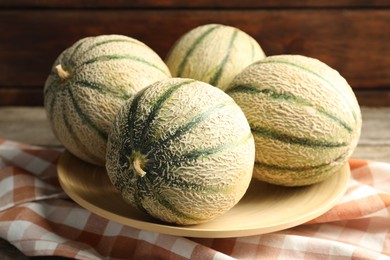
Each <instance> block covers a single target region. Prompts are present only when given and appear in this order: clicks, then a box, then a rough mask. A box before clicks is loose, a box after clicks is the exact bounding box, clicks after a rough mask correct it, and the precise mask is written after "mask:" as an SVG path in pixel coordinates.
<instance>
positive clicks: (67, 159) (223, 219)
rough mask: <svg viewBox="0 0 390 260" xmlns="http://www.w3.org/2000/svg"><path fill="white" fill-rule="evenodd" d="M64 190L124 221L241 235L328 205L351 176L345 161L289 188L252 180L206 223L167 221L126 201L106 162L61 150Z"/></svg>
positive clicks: (309, 215) (168, 230)
mask: <svg viewBox="0 0 390 260" xmlns="http://www.w3.org/2000/svg"><path fill="white" fill-rule="evenodd" d="M58 177H59V180H60V184H61V186H62V188H63V189H64V190H65V192H66V193H67V194H68V195H69V196H70V197H71V198H72V199H73V200H75V201H76V202H77V203H78V204H80V205H81V206H82V207H84V208H86V209H88V210H90V211H92V212H94V213H96V214H98V215H100V216H102V217H105V218H107V219H110V220H114V221H116V222H119V223H122V224H124V225H127V226H131V227H135V228H139V229H143V230H149V231H154V232H160V233H164V234H170V235H177V236H186V237H205V238H206V237H208V238H221V237H240V236H251V235H257V234H264V233H270V232H274V231H278V230H282V229H286V228H290V227H293V226H297V225H299V224H302V223H304V222H307V221H309V220H311V219H313V218H316V217H318V216H319V215H321V214H323V213H324V212H326V211H328V210H329V209H330V208H331V207H332V206H333V205H334V204H335V203H336V202H337V201H338V200H339V199H340V198H341V197H342V196H343V194H344V192H345V191H346V188H347V184H348V180H349V177H350V169H349V166H348V164H346V165H345V166H344V167H343V168H342V169H341V170H340V172H338V173H337V174H336V175H334V176H333V177H331V178H330V179H328V180H326V181H324V182H321V183H318V184H315V185H311V186H307V187H299V188H287V187H279V186H274V185H269V184H265V183H262V182H260V181H256V180H253V181H252V183H251V185H250V187H249V189H248V191H247V193H246V194H245V196H244V197H243V198H242V199H241V201H240V202H239V203H238V204H237V205H236V206H235V207H233V208H232V209H231V210H229V211H228V212H227V213H225V214H224V215H222V216H220V217H218V218H216V219H214V220H212V221H210V222H208V223H205V224H199V225H192V226H177V225H170V224H167V223H164V222H161V221H158V220H156V219H154V218H152V217H150V216H148V215H146V214H144V213H142V212H140V211H138V210H137V209H135V208H133V207H131V206H129V205H128V204H126V203H125V202H124V201H123V200H122V198H121V196H120V194H119V193H118V192H117V191H116V190H115V188H114V187H113V186H112V184H111V182H110V180H109V178H108V176H107V174H106V171H105V169H104V168H99V167H96V166H92V165H90V164H88V163H85V162H83V161H81V160H79V159H77V158H76V157H74V156H73V155H71V154H70V153H69V152H65V153H64V154H63V155H62V156H61V159H60V161H59V164H58Z"/></svg>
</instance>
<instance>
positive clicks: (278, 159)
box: [226, 55, 362, 186]
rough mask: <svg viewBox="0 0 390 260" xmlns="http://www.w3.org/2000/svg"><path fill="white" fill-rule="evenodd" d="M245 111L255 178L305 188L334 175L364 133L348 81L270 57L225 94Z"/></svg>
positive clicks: (309, 61) (315, 65)
mask: <svg viewBox="0 0 390 260" xmlns="http://www.w3.org/2000/svg"><path fill="white" fill-rule="evenodd" d="M226 93H228V94H229V95H230V96H231V97H232V98H233V99H234V100H235V101H236V102H237V104H238V105H239V106H240V107H241V108H242V110H243V111H244V113H245V115H246V117H247V119H248V122H249V124H250V126H251V130H252V133H253V135H254V138H255V144H256V159H255V166H254V172H253V174H254V177H255V178H257V179H259V180H262V181H265V182H269V183H272V184H277V185H283V186H303V185H309V184H313V183H317V182H321V181H323V180H325V179H327V178H329V177H330V176H332V175H334V174H335V173H336V172H337V171H338V170H339V169H340V168H341V167H342V166H343V165H344V164H345V163H346V162H347V160H348V158H349V157H350V156H351V154H352V153H353V151H354V149H355V147H356V145H357V143H358V140H359V137H360V132H361V126H362V118H361V112H360V107H359V104H358V102H357V100H356V97H355V95H354V93H353V91H352V89H351V87H350V86H349V85H348V83H347V81H346V80H345V79H344V78H343V77H342V76H341V75H340V74H339V73H338V72H337V71H336V70H334V69H332V68H331V67H329V66H328V65H326V64H325V63H323V62H321V61H319V60H317V59H314V58H310V57H305V56H300V55H276V56H269V57H267V58H265V59H264V60H261V61H258V62H256V63H254V64H252V65H250V66H248V67H247V68H246V69H245V70H244V71H242V72H241V73H240V74H239V75H237V76H236V77H235V79H234V80H233V81H232V83H231V84H230V86H229V88H228V89H227V90H226Z"/></svg>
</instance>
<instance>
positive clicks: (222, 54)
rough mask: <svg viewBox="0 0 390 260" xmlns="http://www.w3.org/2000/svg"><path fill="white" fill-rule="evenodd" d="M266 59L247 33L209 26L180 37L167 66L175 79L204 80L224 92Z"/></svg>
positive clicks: (198, 28) (169, 56) (171, 52)
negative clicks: (251, 68) (238, 78)
mask: <svg viewBox="0 0 390 260" xmlns="http://www.w3.org/2000/svg"><path fill="white" fill-rule="evenodd" d="M264 57H265V54H264V52H263V50H262V49H261V47H260V45H259V44H258V43H257V42H256V40H254V39H253V38H252V37H251V36H249V35H248V34H246V33H245V32H243V31H241V30H239V29H238V28H235V27H232V26H226V25H221V24H207V25H202V26H199V27H196V28H194V29H192V30H190V31H189V32H187V33H185V34H184V35H183V36H182V37H180V38H179V39H178V40H177V42H176V43H175V44H174V46H173V47H172V48H171V49H170V51H169V53H168V55H167V57H166V63H167V65H168V67H169V69H170V71H171V73H172V76H174V77H184V78H192V79H196V80H200V81H203V82H207V83H209V84H211V85H213V86H216V87H219V88H221V89H222V90H224V89H226V87H227V85H228V84H229V83H230V81H231V80H232V79H233V78H234V76H235V75H237V74H238V73H239V72H241V71H242V70H243V69H244V68H245V67H246V66H248V65H250V64H251V63H253V62H255V61H258V60H261V59H262V58H264Z"/></svg>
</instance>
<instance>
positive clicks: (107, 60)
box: [44, 35, 171, 166]
mask: <svg viewBox="0 0 390 260" xmlns="http://www.w3.org/2000/svg"><path fill="white" fill-rule="evenodd" d="M169 77H171V75H170V72H169V69H168V67H167V66H166V65H165V63H164V62H163V60H162V59H161V58H160V57H159V56H158V55H157V54H156V53H155V52H154V51H153V50H152V49H150V48H149V47H148V46H146V45H145V44H144V43H142V42H140V41H138V40H136V39H133V38H131V37H127V36H123V35H100V36H96V37H86V38H83V39H81V40H79V41H77V42H76V43H74V44H73V45H72V46H71V47H69V48H68V49H66V50H64V51H63V52H62V53H61V54H60V55H59V57H58V58H57V59H56V61H55V62H54V64H53V67H52V69H51V73H50V75H49V76H48V78H47V80H46V83H45V88H44V106H45V110H46V114H47V116H48V119H49V121H50V123H51V127H52V129H53V132H54V134H55V135H56V137H57V138H58V139H59V141H60V142H61V143H62V144H63V145H64V146H65V148H66V149H67V150H69V151H70V152H71V153H72V154H74V155H75V156H77V157H78V158H80V159H82V160H84V161H86V162H89V163H91V164H95V165H99V166H104V165H105V156H106V146H107V138H108V133H109V130H110V127H111V123H112V120H113V118H114V115H115V114H116V113H117V111H118V109H119V107H120V106H121V105H122V104H123V103H124V102H125V101H126V100H127V99H129V98H130V97H132V96H133V95H134V94H136V93H137V92H138V91H140V90H141V89H143V88H144V87H146V86H148V85H150V84H152V83H154V82H156V81H158V80H161V79H165V78H169Z"/></svg>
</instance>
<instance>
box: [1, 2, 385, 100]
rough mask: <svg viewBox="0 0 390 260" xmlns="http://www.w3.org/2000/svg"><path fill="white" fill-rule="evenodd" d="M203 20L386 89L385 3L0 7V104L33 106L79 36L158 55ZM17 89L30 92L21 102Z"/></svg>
mask: <svg viewBox="0 0 390 260" xmlns="http://www.w3.org/2000/svg"><path fill="white" fill-rule="evenodd" d="M189 18H190V19H189ZM178 23H180V26H178ZM204 23H224V24H229V25H232V26H236V27H238V28H240V29H242V30H244V31H246V32H247V33H248V34H250V35H252V36H253V37H254V38H255V39H257V40H258V41H259V43H260V44H261V46H262V47H263V49H264V50H265V52H266V54H267V55H275V54H288V53H290V54H303V55H306V56H310V57H315V58H318V59H320V60H322V61H323V62H325V63H327V64H328V65H330V66H331V67H333V68H335V69H337V70H338V71H339V72H340V73H341V75H343V76H344V77H345V78H346V79H347V80H348V82H349V83H350V84H351V86H352V87H353V88H354V89H358V90H366V89H369V90H374V91H377V90H383V89H385V90H389V86H390V44H388V43H389V42H390V26H388V25H389V24H390V9H389V8H371V9H367V10H366V9H360V8H357V9H353V8H352V9H344V8H341V9H339V8H333V9H315V8H314V9H313V8H309V9H299V8H296V9H284V8H274V9H237V10H235V9H234V10H233V9H222V10H214V9H196V10H189V9H162V10H160V9H153V8H152V9H123V10H122V9H121V10H116V9H105V10H102V9H85V10H84V9H83V10H79V9H55V8H54V9H45V10H41V9H22V10H19V9H1V10H0V34H1V35H4V36H6V37H3V38H2V40H1V41H0V60H1V62H0V94H1V95H2V98H1V99H0V105H3V106H4V105H26V104H27V105H41V104H42V98H41V96H40V95H39V94H38V93H41V91H42V88H43V85H44V82H45V80H46V77H47V75H48V72H49V70H50V67H51V65H52V63H53V62H54V60H55V58H56V57H57V56H58V55H59V53H60V52H61V51H62V50H64V49H65V48H67V47H69V46H70V45H71V44H73V43H74V42H75V41H77V40H78V39H80V38H83V37H86V36H91V35H99V34H111V33H117V34H124V35H128V36H131V37H134V38H136V39H139V40H141V41H143V42H145V43H146V44H147V45H149V46H150V47H151V48H152V49H154V50H155V51H156V52H157V53H158V54H159V55H160V56H161V57H162V58H164V57H165V56H166V54H167V52H168V50H169V48H170V47H171V46H172V45H173V43H174V42H175V41H176V40H177V39H178V38H179V37H180V36H181V35H182V34H184V33H185V32H187V31H188V30H190V29H192V28H194V27H196V26H198V25H201V24H204ZM25 91H27V92H30V93H31V92H33V93H35V95H34V97H33V98H30V99H28V96H29V95H26V93H27V92H25ZM19 95H20V97H21V98H20V99H19V100H18V99H15V96H19ZM26 100H27V101H26ZM26 102H27V103H26ZM389 103H390V102H389Z"/></svg>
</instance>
